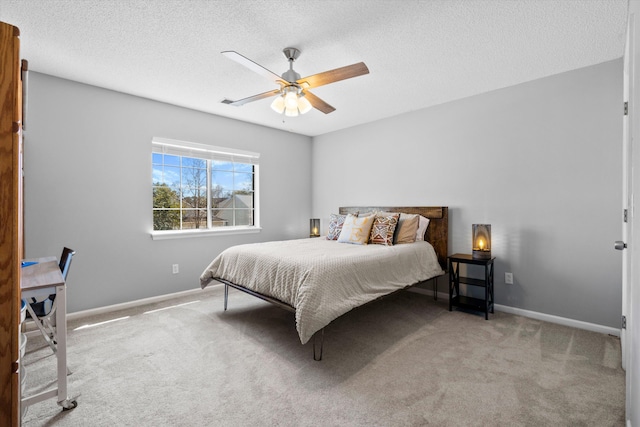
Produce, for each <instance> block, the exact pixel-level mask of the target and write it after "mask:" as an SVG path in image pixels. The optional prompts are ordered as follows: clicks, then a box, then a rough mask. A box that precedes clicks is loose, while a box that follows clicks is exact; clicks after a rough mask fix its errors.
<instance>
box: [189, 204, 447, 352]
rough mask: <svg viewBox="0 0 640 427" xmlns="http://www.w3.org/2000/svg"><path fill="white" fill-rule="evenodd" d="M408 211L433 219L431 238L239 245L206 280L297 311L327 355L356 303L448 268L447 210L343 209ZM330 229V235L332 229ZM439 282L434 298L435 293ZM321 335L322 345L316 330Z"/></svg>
mask: <svg viewBox="0 0 640 427" xmlns="http://www.w3.org/2000/svg"><path fill="white" fill-rule="evenodd" d="M358 212H359V213H363V212H402V213H405V214H414V215H415V214H419V215H422V216H423V217H425V218H428V219H429V225H428V227H427V229H426V232H425V233H424V241H417V242H415V243H407V244H396V245H381V244H367V245H356V244H347V243H341V242H339V241H337V240H328V239H327V238H326V237H324V236H323V237H319V238H306V239H298V240H287V241H275V242H263V243H251V244H245V245H238V246H233V247H230V248H228V249H226V250H225V251H223V252H222V253H221V254H220V255H218V256H217V257H216V258H215V259H214V260H213V261H212V262H211V263H210V264H209V265H208V266H207V268H206V269H205V270H204V271H203V273H202V275H201V276H200V284H201V287H202V288H205V287H206V286H208V285H209V284H211V283H212V282H219V283H222V284H224V285H225V289H224V309H225V310H227V304H228V295H229V294H228V292H229V287H232V288H235V289H238V290H240V291H243V292H245V293H248V294H250V295H253V296H255V297H258V298H260V299H262V300H265V301H268V302H270V303H272V304H275V305H278V306H280V307H282V308H284V309H286V310H289V311H291V312H293V313H295V317H296V330H297V332H298V335H299V337H300V341H301V343H302V344H305V343H307V342H308V341H309V340H310V339H312V338H313V342H314V346H313V347H314V359H315V360H321V359H322V347H323V337H324V327H325V326H327V325H328V324H329V323H331V322H332V321H333V320H335V319H336V318H338V317H340V316H341V315H343V314H344V313H346V312H348V311H350V310H352V309H353V308H356V307H359V306H362V305H364V304H367V303H369V302H371V301H374V300H376V299H379V298H381V297H384V296H387V295H389V294H391V293H394V292H397V291H399V290H402V289H406V288H408V287H411V286H414V285H417V284H422V283H425V282H428V281H429V280H436V279H437V278H438V277H439V276H441V275H443V274H444V273H445V270H446V259H447V240H448V208H447V207H443V206H439V207H369V206H368V207H341V208H340V209H339V214H341V215H348V214H357V213H358ZM325 234H326V233H325ZM435 289H436V287H435V285H434V297H435ZM317 335H320V343H319V349H317V348H316V347H317V344H316V336H317Z"/></svg>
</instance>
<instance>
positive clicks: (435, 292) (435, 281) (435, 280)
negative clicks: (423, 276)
mask: <svg viewBox="0 0 640 427" xmlns="http://www.w3.org/2000/svg"><path fill="white" fill-rule="evenodd" d="M433 299H434V300H435V301H438V276H436V277H434V278H433Z"/></svg>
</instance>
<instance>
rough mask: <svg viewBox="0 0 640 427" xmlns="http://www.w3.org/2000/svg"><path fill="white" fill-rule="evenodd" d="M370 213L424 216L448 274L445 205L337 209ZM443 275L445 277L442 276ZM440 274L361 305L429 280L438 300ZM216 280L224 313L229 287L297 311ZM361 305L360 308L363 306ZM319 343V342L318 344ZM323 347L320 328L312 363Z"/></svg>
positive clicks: (291, 309) (429, 238)
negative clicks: (222, 292)
mask: <svg viewBox="0 0 640 427" xmlns="http://www.w3.org/2000/svg"><path fill="white" fill-rule="evenodd" d="M369 211H384V212H404V213H409V214H414V213H415V214H419V215H422V216H424V217H425V218H429V219H430V220H431V222H430V224H429V227H428V228H427V231H426V233H425V240H426V241H428V242H429V243H431V245H432V246H433V248H434V249H435V251H436V255H437V257H438V262H439V264H440V266H441V267H442V269H443V270H444V271H445V274H446V271H447V256H448V253H447V252H448V239H449V209H448V207H446V206H437V207H431V206H428V207H420V206H413V207H388V206H387V207H370V206H368V207H341V208H340V209H339V212H340V214H342V215H346V214H348V213H355V212H369ZM443 275H444V274H443ZM443 275H440V276H435V277H432V278H430V279H427V280H424V281H421V282H418V283H414V284H412V285H408V286H405V287H404V288H401V289H397V290H395V291H393V292H390V293H388V294H387V295H383V296H381V297H379V298H376V299H375V300H373V301H370V302H368V303H366V304H363V305H362V306H364V305H367V304H371V303H372V302H375V301H378V300H380V299H382V298H386V297H389V296H391V295H394V294H396V293H398V292H401V291H404V290H407V289H409V288H411V287H414V286H418V285H422V284H426V283H428V282H429V281H431V280H433V299H434V300H437V299H438V296H437V292H438V277H441V276H443ZM215 280H217V281H218V282H220V283H222V284H224V311H227V306H228V301H229V287H232V288H234V289H237V290H239V291H242V292H244V293H247V294H249V295H252V296H254V297H256V298H260V299H261V300H263V301H266V302H268V303H271V304H273V305H275V306H278V307H280V308H282V309H284V310H287V311H289V312H292V313H295V312H296V309H295V307H293V306H291V305H289V304H287V303H285V302H282V301H280V300H278V299H276V298H273V297H270V296H267V295H264V294H261V293H260V292H256V291H253V290H251V289H248V288H246V287H244V286H242V285H238V284H237V283H232V282H229V281H228V280H224V279H220V278H216V279H215ZM362 306H360V307H362ZM318 335H319V336H320V337H319V339H316V337H317V336H318ZM318 341H319V343H318ZM323 347H324V328H322V329H320V330H319V331H317V332H316V333H315V334H313V360H316V361H320V360H322V352H323Z"/></svg>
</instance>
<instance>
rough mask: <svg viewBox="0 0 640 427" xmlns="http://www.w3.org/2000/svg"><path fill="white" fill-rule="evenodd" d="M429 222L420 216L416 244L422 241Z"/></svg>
mask: <svg viewBox="0 0 640 427" xmlns="http://www.w3.org/2000/svg"><path fill="white" fill-rule="evenodd" d="M429 222H431V220H430V219H429V218H425V217H423V216H422V215H420V222H419V223H418V231H417V232H416V242H423V241H424V233H426V232H427V227H428V226H429Z"/></svg>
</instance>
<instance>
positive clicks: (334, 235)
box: [327, 214, 347, 240]
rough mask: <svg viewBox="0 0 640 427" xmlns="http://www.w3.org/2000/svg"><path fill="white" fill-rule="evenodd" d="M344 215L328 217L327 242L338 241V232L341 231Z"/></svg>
mask: <svg viewBox="0 0 640 427" xmlns="http://www.w3.org/2000/svg"><path fill="white" fill-rule="evenodd" d="M346 217H347V216H346V215H339V214H331V215H330V216H329V231H328V232H327V240H338V237H339V236H340V231H342V224H344V219H345V218H346Z"/></svg>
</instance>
